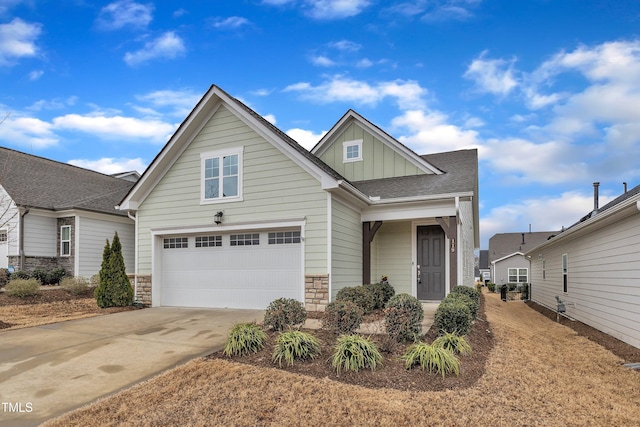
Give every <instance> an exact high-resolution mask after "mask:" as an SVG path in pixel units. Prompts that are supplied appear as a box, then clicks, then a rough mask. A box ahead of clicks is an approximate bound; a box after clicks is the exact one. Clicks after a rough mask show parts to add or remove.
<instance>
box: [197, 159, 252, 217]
mask: <svg viewBox="0 0 640 427" xmlns="http://www.w3.org/2000/svg"><path fill="white" fill-rule="evenodd" d="M243 153H244V147H237V148H233V149H228V150H218V151H209V152H206V153H201V154H200V204H201V205H211V204H218V203H229V202H241V201H242V200H244V199H243V196H242V176H243V171H242V167H243V161H242V157H243V156H242V155H243ZM233 155H237V156H238V195H237V196H233V197H218V198H216V199H207V198H205V194H204V193H205V184H204V182H205V161H206V160H207V159H212V158H215V157H218V158H220V163H219V164H220V170H222V167H223V166H222V163H223V162H222V158H223V157H225V156H233ZM220 185H222V181H221V184H220Z"/></svg>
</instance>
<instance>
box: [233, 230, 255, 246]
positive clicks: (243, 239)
mask: <svg viewBox="0 0 640 427" xmlns="http://www.w3.org/2000/svg"><path fill="white" fill-rule="evenodd" d="M229 243H230V245H231V246H256V245H259V244H260V234H259V233H249V234H232V235H231V236H230V237H229Z"/></svg>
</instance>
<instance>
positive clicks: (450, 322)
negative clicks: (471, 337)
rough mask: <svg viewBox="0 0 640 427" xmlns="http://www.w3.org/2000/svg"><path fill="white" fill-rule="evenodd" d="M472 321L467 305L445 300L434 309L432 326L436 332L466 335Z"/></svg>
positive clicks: (453, 300)
mask: <svg viewBox="0 0 640 427" xmlns="http://www.w3.org/2000/svg"><path fill="white" fill-rule="evenodd" d="M472 320H473V319H472V317H471V310H470V309H469V306H468V305H467V304H465V303H464V302H461V301H459V300H456V299H446V298H445V299H444V300H443V301H442V302H441V303H440V305H439V306H438V308H437V309H436V313H435V316H434V322H433V325H434V326H435V327H436V328H437V330H438V331H442V332H456V333H457V334H459V335H467V334H468V333H469V332H470V331H471V322H472Z"/></svg>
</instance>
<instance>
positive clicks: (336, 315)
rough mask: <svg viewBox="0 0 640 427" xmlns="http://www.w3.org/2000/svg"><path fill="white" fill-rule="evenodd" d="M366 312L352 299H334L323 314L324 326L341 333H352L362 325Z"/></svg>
mask: <svg viewBox="0 0 640 427" xmlns="http://www.w3.org/2000/svg"><path fill="white" fill-rule="evenodd" d="M363 314H364V312H363V311H362V308H360V306H359V305H357V304H355V303H353V302H351V301H333V302H330V303H329V305H327V308H326V309H325V311H324V313H323V314H322V327H323V328H325V329H328V330H330V331H333V332H337V333H341V334H350V333H352V332H353V331H355V330H356V329H358V328H359V327H360V324H361V323H362V316H363Z"/></svg>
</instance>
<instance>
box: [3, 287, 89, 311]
mask: <svg viewBox="0 0 640 427" xmlns="http://www.w3.org/2000/svg"><path fill="white" fill-rule="evenodd" d="M92 297H93V295H92V294H91V292H90V291H89V292H87V293H86V294H83V295H73V294H71V293H69V292H67V291H65V290H64V289H61V288H59V287H57V286H56V287H51V288H48V289H43V290H41V291H39V292H38V294H37V295H33V296H30V297H24V298H17V297H10V296H8V295H7V294H6V293H4V292H0V307H2V306H6V305H30V304H44V303H48V302H56V301H69V300H74V299H84V298H92Z"/></svg>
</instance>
